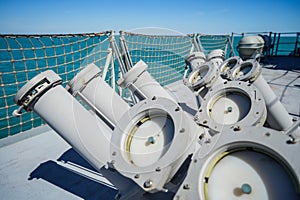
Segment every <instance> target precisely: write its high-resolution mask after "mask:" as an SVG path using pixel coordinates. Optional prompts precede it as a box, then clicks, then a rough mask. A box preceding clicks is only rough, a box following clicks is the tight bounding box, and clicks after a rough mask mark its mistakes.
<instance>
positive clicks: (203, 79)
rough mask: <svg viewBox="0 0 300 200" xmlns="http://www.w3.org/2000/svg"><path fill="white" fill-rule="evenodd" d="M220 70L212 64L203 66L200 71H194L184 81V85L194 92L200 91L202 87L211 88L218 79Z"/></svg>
mask: <svg viewBox="0 0 300 200" xmlns="http://www.w3.org/2000/svg"><path fill="white" fill-rule="evenodd" d="M218 76H219V74H218V69H217V68H216V67H215V66H214V65H212V64H211V63H206V64H203V65H201V66H200V67H199V68H198V69H196V70H193V71H192V72H191V73H190V74H189V76H188V77H187V78H186V79H184V83H185V85H186V86H187V87H189V88H190V89H191V90H193V91H198V90H199V89H201V88H202V87H210V86H211V85H212V84H213V83H214V82H215V80H216V79H217V77H218Z"/></svg>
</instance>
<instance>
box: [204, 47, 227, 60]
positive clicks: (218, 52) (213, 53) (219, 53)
mask: <svg viewBox="0 0 300 200" xmlns="http://www.w3.org/2000/svg"><path fill="white" fill-rule="evenodd" d="M214 58H221V59H222V60H224V59H225V51H223V50H222V49H215V50H212V51H211V52H210V53H209V54H208V55H207V60H208V61H210V60H212V59H214Z"/></svg>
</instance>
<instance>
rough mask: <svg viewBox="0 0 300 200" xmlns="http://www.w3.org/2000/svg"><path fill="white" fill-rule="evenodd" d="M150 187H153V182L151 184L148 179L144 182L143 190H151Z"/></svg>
mask: <svg viewBox="0 0 300 200" xmlns="http://www.w3.org/2000/svg"><path fill="white" fill-rule="evenodd" d="M152 185H153V182H152V181H151V180H150V179H148V180H147V181H145V183H144V188H151V187H152Z"/></svg>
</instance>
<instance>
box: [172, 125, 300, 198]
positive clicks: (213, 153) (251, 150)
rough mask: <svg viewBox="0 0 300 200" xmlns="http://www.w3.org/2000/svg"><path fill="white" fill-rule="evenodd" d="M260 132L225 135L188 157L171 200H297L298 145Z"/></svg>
mask: <svg viewBox="0 0 300 200" xmlns="http://www.w3.org/2000/svg"><path fill="white" fill-rule="evenodd" d="M289 139H290V138H289V137H288V136H287V135H283V134H282V133H281V132H279V131H275V130H273V129H268V128H264V127H244V128H243V129H242V130H239V131H234V130H227V131H225V132H223V133H222V134H218V135H215V136H213V137H212V139H211V140H210V142H206V143H205V144H204V145H202V146H201V148H200V149H199V150H198V151H197V152H196V153H195V154H194V155H193V157H192V162H191V165H190V168H189V170H188V173H187V177H186V178H185V180H184V181H183V183H182V185H181V187H180V188H179V190H178V192H177V193H176V195H175V197H174V199H176V200H183V199H184V200H207V199H210V200H214V199H222V198H224V199H285V198H288V199H298V198H299V194H300V187H299V180H300V161H299V157H297V155H298V152H299V151H300V144H299V143H297V144H292V143H289V142H288V141H289Z"/></svg>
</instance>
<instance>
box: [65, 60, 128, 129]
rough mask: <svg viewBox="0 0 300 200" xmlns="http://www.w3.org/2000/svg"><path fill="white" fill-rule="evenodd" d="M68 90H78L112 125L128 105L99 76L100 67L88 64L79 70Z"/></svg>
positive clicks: (74, 91) (75, 93)
mask: <svg viewBox="0 0 300 200" xmlns="http://www.w3.org/2000/svg"><path fill="white" fill-rule="evenodd" d="M69 87H70V88H71V89H70V92H71V93H72V94H73V95H74V96H76V95H77V93H78V92H80V93H81V94H82V95H83V96H84V97H85V98H86V99H87V100H88V101H89V103H90V104H92V105H94V106H95V107H96V108H97V109H98V110H99V111H100V112H101V113H102V114H103V115H104V116H103V117H104V118H107V119H108V121H110V122H112V123H113V124H114V125H115V124H116V123H117V122H118V121H119V119H120V118H121V117H122V115H123V114H124V113H125V112H126V111H127V110H128V109H129V108H130V106H129V105H128V104H127V103H126V102H125V101H124V100H123V99H122V98H121V97H120V96H119V95H118V94H117V93H116V92H115V91H114V90H113V89H112V88H111V87H110V86H109V85H108V84H107V83H106V82H105V81H104V80H102V79H101V77H100V69H99V68H98V67H97V66H96V65H94V64H90V65H88V66H86V67H85V68H84V69H83V70H82V71H81V72H79V73H78V74H77V75H76V76H75V77H74V78H73V79H72V80H71V81H70V83H69Z"/></svg>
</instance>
